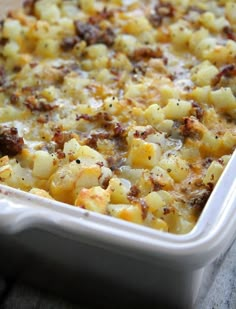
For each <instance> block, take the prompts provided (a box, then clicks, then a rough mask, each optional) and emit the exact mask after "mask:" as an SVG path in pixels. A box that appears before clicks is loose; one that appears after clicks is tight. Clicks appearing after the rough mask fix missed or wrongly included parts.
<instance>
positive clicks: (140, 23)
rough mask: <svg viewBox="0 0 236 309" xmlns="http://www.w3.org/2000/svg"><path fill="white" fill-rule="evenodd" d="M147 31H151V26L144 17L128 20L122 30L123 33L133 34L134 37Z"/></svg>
mask: <svg viewBox="0 0 236 309" xmlns="http://www.w3.org/2000/svg"><path fill="white" fill-rule="evenodd" d="M149 30H151V25H150V23H149V21H148V19H147V18H145V17H134V18H132V19H129V20H128V21H127V23H126V24H125V26H124V28H123V31H124V33H128V34H133V35H135V36H138V35H139V34H141V33H142V32H145V31H149Z"/></svg>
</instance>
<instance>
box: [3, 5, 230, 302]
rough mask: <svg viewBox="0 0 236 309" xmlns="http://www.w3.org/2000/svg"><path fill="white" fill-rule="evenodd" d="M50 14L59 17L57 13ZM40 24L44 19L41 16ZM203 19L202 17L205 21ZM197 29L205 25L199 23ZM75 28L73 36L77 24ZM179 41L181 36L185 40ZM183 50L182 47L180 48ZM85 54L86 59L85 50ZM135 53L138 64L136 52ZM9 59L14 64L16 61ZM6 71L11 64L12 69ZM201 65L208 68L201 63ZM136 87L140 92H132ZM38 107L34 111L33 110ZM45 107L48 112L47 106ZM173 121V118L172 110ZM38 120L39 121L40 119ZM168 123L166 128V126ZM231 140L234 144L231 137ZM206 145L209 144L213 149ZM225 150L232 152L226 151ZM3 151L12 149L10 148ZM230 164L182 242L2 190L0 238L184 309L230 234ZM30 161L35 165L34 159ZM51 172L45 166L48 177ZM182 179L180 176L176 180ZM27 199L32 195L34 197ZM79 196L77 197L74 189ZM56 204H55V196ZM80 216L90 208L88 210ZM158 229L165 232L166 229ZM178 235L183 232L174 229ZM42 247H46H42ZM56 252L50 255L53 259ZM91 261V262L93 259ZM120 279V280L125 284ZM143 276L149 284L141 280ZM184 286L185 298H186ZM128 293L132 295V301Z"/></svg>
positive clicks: (220, 102) (215, 97) (217, 100)
mask: <svg viewBox="0 0 236 309" xmlns="http://www.w3.org/2000/svg"><path fill="white" fill-rule="evenodd" d="M82 3H83V4H81V5H82V6H84V8H85V10H87V9H88V7H87V6H86V4H85V2H83V1H82ZM89 3H92V1H91V2H90V1H89ZM39 6H40V5H39ZM131 7H132V4H131ZM54 9H55V7H54ZM163 9H164V12H165V11H166V9H167V10H172V6H169V5H167V6H163V7H162V9H161V11H163ZM55 10H56V9H55ZM158 10H159V9H158ZM39 12H41V13H39V14H44V13H42V12H43V10H42V8H41V9H39ZM56 12H58V11H57V10H56ZM168 12H169V11H168ZM168 12H167V13H168ZM47 13H48V12H47ZM119 14H120V13H119ZM168 14H170V15H171V14H172V13H171V12H169V13H168ZM168 14H167V15H168ZM49 15H50V14H49ZM13 16H14V14H13ZM44 17H45V16H44ZM165 17H169V16H165ZM45 18H46V19H47V18H48V16H47V14H46V17H45ZM204 18H206V16H205V17H204ZM202 23H203V24H204V23H205V21H204V19H203V21H202ZM11 26H12V25H11V23H8V25H7V26H6V28H7V29H8V30H5V31H6V32H7V33H9V35H10V36H14V34H13V33H12V32H11V31H9V29H11ZM78 27H79V31H80V28H81V25H79V26H78ZM125 29H126V31H131V32H136V29H135V27H134V25H132V23H131V25H130V24H129V25H128V26H127V27H125ZM130 29H131V30H130ZM175 30H176V31H177V30H180V31H182V30H181V26H180V25H178V27H177V28H176V29H173V33H174V31H175ZM185 34H186V33H185ZM186 35H187V36H188V35H189V33H187V34H186ZM98 38H99V40H100V39H101V38H102V40H104V36H103V35H102V37H100V34H99V36H98ZM109 38H110V37H109ZM84 39H85V38H84ZM172 39H173V41H174V42H175V43H176V44H177V45H178V44H179V41H175V37H174V36H173V38H172ZM106 40H107V37H106ZM49 43H50V44H51V45H50V44H49ZM64 43H65V42H64ZM182 43H183V44H185V43H184V42H182ZM182 43H181V44H182ZM10 44H11V43H7V44H6V45H5V46H4V52H5V54H4V55H5V57H7V56H8V52H9V50H10V52H12V47H14V46H16V45H14V44H13V45H10ZM47 44H49V45H47V47H48V46H50V48H51V47H52V50H54V49H53V46H54V45H53V42H52V41H50V42H49V41H47ZM73 44H74V43H73ZM109 44H110V43H109ZM118 46H119V44H118ZM178 47H179V46H178ZM37 48H38V49H39V50H40V51H43V53H44V55H46V57H48V56H51V54H52V50H51V49H50V48H49V49H47V48H46V45H41V44H39V45H38V46H37ZM37 48H36V50H37ZM63 48H64V49H67V44H66V46H65V45H63ZM87 52H88V53H89V51H88V50H87ZM146 52H147V51H145V53H146ZM152 52H153V51H151V54H152ZM13 53H14V49H13ZM141 54H142V57H143V50H142V53H141ZM148 54H150V50H148ZM155 55H156V54H155ZM135 57H138V59H139V57H140V54H139V53H136V54H135ZM145 57H146V56H145ZM158 57H159V56H158ZM16 59H17V60H19V59H18V58H16ZM22 59H23V60H22ZM22 59H20V61H27V59H26V60H24V57H23V58H22ZM100 60H101V59H100ZM218 61H220V60H218ZM20 63H21V62H20ZM9 65H11V63H10V64H9ZM84 65H85V66H86V68H87V66H89V63H88V62H85V63H84ZM97 65H100V64H97ZM34 66H35V64H32V69H33V68H34ZM36 66H37V65H36ZM207 66H209V65H208V64H207ZM16 68H17V66H16ZM197 69H198V70H196V71H193V73H192V74H193V76H192V79H193V80H195V79H196V80H197V83H199V84H200V85H201V84H202V83H203V84H204V83H205V81H202V79H201V76H202V73H201V74H200V73H199V71H200V72H202V70H203V72H205V71H204V70H205V68H202V67H201V68H199V67H198V68H197ZM16 70H17V69H16ZM211 70H213V73H214V74H216V71H215V70H216V67H214V68H212V67H211ZM211 70H210V71H211ZM231 71H232V70H230V72H231ZM211 72H212V71H211ZM217 72H218V71H217ZM26 73H27V72H26ZM227 74H228V73H227ZM217 76H218V74H217ZM219 78H221V77H219V76H218V79H219ZM71 82H72V81H71V80H70V83H71ZM217 83H218V81H217V82H216V85H217ZM139 87H141V86H140V85H139ZM141 88H142V87H141ZM138 89H139V88H137V87H136V88H135V89H132V88H131V89H128V90H127V92H128V93H129V96H130V95H131V93H132V95H133V92H134V93H135V91H138ZM27 91H28V89H26V92H27ZM217 91H218V90H216V91H213V92H212V93H211V94H209V95H210V97H211V102H212V104H213V105H214V106H215V107H216V109H220V110H221V111H223V112H228V113H229V114H230V116H231V117H234V116H233V115H234V114H233V113H234V101H233V99H232V98H233V96H232V91H231V90H229V87H228V88H226V92H227V93H226V99H227V102H228V101H229V102H230V104H227V105H226V106H225V105H224V99H222V95H221V93H219V92H217ZM44 95H45V93H44ZM51 95H52V96H53V94H52V93H51V92H50V91H47V93H46V97H51ZM201 95H204V94H201ZM15 98H16V96H14V98H13V97H12V99H14V100H13V101H14V102H15ZM16 99H17V98H16ZM46 103H47V102H46ZM152 103H153V102H152ZM24 104H26V106H27V108H29V110H30V111H34V110H37V109H38V108H39V107H40V108H41V107H43V109H45V108H46V105H45V101H44V102H43V103H42V102H41V101H40V102H36V101H34V100H33V101H32V97H28V98H27V100H26V103H24ZM37 104H39V106H38V105H37ZM40 104H41V105H40ZM178 104H181V106H182V108H183V109H182V110H184V112H183V114H182V113H181V116H178V117H184V116H188V115H189V114H188V113H189V110H190V108H192V106H194V107H196V106H195V105H191V106H190V105H189V103H188V102H187V101H183V100H178V99H172V100H169V101H168V103H167V106H166V107H164V108H163V109H165V112H166V114H167V115H169V117H174V118H173V119H174V120H175V117H176V116H175V115H174V116H173V110H176V107H177V106H179V105H178ZM109 105H110V104H109ZM153 105H154V107H157V106H156V105H155V104H153ZM153 105H151V109H150V110H148V111H147V112H146V113H145V115H146V118H147V119H151V121H152V117H151V114H152V108H153ZM228 107H229V110H228ZM48 108H49V109H50V108H51V106H49V107H48ZM47 110H48V109H47ZM194 110H195V109H194ZM136 112H137V115H136V116H137V118H138V117H139V116H140V114H139V112H138V111H137V110H136ZM150 113H151V114H150ZM186 113H187V114H186ZM174 114H178V112H176V111H175V113H174ZM100 116H102V114H100ZM100 116H99V117H100ZM198 116H199V115H198ZM103 117H104V115H103ZM150 117H151V118H150ZM77 118H78V119H76V120H77V121H79V120H80V119H81V118H82V120H86V121H87V118H86V117H85V116H84V115H80V116H78V117H77ZM85 118H86V119H85ZM40 121H44V120H42V119H41V118H40ZM189 121H190V122H191V121H192V120H191V119H189V118H188V120H187V121H186V126H187V127H189ZM171 123H172V124H173V122H171ZM191 123H192V122H191ZM165 124H166V123H165ZM158 128H159V127H158ZM4 130H5V129H3V132H1V135H2V136H8V129H6V130H5V131H4ZM13 131H14V130H13ZM6 132H7V133H6ZM184 132H185V131H184ZM142 133H144V135H146V131H144V132H143V131H142V129H141V131H140V132H139V131H138V129H137V128H136V129H135V131H134V132H133V133H132V134H133V137H135V138H136V137H137V140H136V141H135V142H133V141H132V138H133V137H132V135H131V143H132V145H133V146H132V147H133V148H135V147H139V148H138V149H139V151H141V152H142V154H143V157H144V158H143V161H145V162H146V163H145V167H147V168H150V167H151V168H152V167H153V164H155V163H156V161H157V159H159V158H155V160H154V163H153V162H152V158H151V157H150V160H149V155H148V156H147V154H146V152H145V151H144V150H142V149H144V148H145V147H146V145H147V144H148V146H149V145H151V146H152V147H153V148H152V149H154V148H155V149H156V148H157V146H156V147H154V146H153V143H152V142H150V143H149V142H148V143H147V144H145V143H146V142H143V141H142V139H140V135H142ZM185 133H186V132H185ZM11 135H16V134H15V131H14V132H12V131H11ZM147 135H148V134H147ZM230 136H231V135H230ZM205 138H206V136H205ZM208 138H209V136H208ZM217 138H218V135H217ZM232 140H233V141H234V136H233V135H232ZM207 141H208V139H207ZM209 141H211V139H209ZM227 141H228V140H227ZM4 142H5V140H4ZM137 142H138V143H137ZM228 144H230V143H228V142H227V143H226V142H225V141H224V143H223V145H226V146H224V147H226V148H227V147H228ZM137 145H139V146H137ZM140 145H141V147H140ZM143 145H144V146H145V147H144V146H143ZM213 145H215V144H214V143H213ZM230 145H231V144H230ZM82 147H83V146H82ZM143 147H144V148H143ZM217 147H218V146H217ZM230 147H231V148H233V146H230ZM218 148H219V147H218ZM218 148H217V149H218ZM80 149H81V148H80ZM83 149H84V148H83ZM63 150H64V149H63ZM10 151H13V150H12V149H10ZM204 151H205V150H204ZM207 151H208V152H209V151H210V149H209V147H208V148H207ZM207 151H206V152H207ZM227 151H228V149H227ZM64 152H65V150H64ZM37 155H38V156H39V157H40V160H41V157H42V152H40V153H37ZM135 155H136V154H135V153H133V152H132V149H131V152H130V153H129V160H130V161H131V163H132V164H133V165H134V167H135V166H137V167H140V164H142V162H141V163H140V160H138V159H137V158H136V157H135ZM145 156H146V157H145ZM234 157H235V156H233V157H232V158H231V160H230V162H229V163H228V164H227V167H226V170H225V172H224V174H223V176H222V177H221V180H220V181H219V182H218V184H217V185H216V187H215V189H214V191H213V193H212V194H211V197H210V199H209V201H208V204H207V206H206V207H205V209H204V210H203V212H202V214H201V217H200V219H199V222H198V223H197V225H196V227H194V228H193V230H192V231H191V232H190V233H188V234H186V235H185V236H175V235H167V234H164V233H160V232H158V231H152V230H150V229H148V228H147V227H141V226H135V225H133V224H131V223H130V224H128V223H126V222H118V221H116V220H114V219H113V218H107V217H102V216H100V215H99V214H95V213H90V212H88V211H86V210H83V209H75V208H72V207H69V206H67V205H65V204H61V203H59V202H56V201H46V200H41V199H40V198H38V197H32V195H29V194H25V193H23V192H18V191H16V190H14V189H10V188H6V187H4V186H1V196H2V200H1V213H2V215H1V221H0V222H1V233H2V235H4V236H3V237H4V238H5V239H9V237H10V236H9V235H11V241H12V242H13V241H15V244H16V245H22V247H24V248H25V247H27V248H28V249H27V250H28V251H30V252H31V253H32V252H33V253H35V254H37V255H38V256H39V257H42V259H43V258H46V257H47V258H48V260H51V261H54V262H55V263H58V264H59V265H63V266H64V267H65V266H68V268H71V269H74V272H77V270H78V269H79V268H81V267H82V266H83V267H84V268H85V269H88V273H91V274H96V276H97V277H98V278H100V279H101V278H103V279H105V280H107V281H112V279H113V280H115V282H116V284H117V285H118V286H119V285H121V286H122V285H124V286H125V287H129V289H130V290H131V292H132V293H134V292H135V294H139V295H143V297H144V295H146V298H148V299H149V300H150V301H152V302H153V301H154V302H156V303H164V304H165V303H166V302H168V303H169V304H172V305H175V306H176V305H177V306H179V307H180V308H187V307H188V306H191V304H192V303H193V301H194V299H195V297H196V294H197V290H198V288H199V284H200V279H201V275H202V272H203V268H204V267H205V266H206V264H207V263H209V262H210V261H212V260H213V259H214V258H216V256H217V254H218V253H219V252H222V251H223V250H225V249H226V248H227V246H228V245H229V244H230V243H231V241H232V240H233V237H234V234H235V231H234V229H233V226H234V220H233V219H231V216H232V214H233V212H234V189H235V181H234V176H233V175H232V173H230V171H232V170H233V169H234V168H235V159H234ZM44 159H45V160H48V159H49V157H44ZM73 159H74V158H73ZM35 160H36V161H37V156H36V159H35ZM40 160H39V161H40ZM48 161H49V160H48ZM149 161H150V162H149ZM226 161H227V160H226ZM37 162H38V161H37ZM52 162H54V161H52ZM164 162H165V161H164ZM179 162H183V161H179ZM223 162H224V161H223ZM26 163H27V162H26ZM76 163H77V162H76ZM79 163H80V162H79ZM102 163H103V161H102ZM45 164H46V163H45ZM103 164H104V163H103ZM100 165H101V162H100ZM218 165H220V164H218ZM165 166H166V165H165V164H164V163H163V165H162V167H163V168H164V167H165ZM180 166H181V168H180V169H179V170H178V171H177V172H175V173H173V171H172V170H171V169H170V171H168V170H169V166H168V165H167V167H166V170H167V172H168V173H170V174H171V177H173V178H176V179H177V180H179V177H180V178H184V177H185V172H186V170H185V166H184V164H182V163H181V164H180ZM50 169H51V167H50V168H49V169H48V170H50ZM48 170H46V174H47V173H48ZM4 173H5V174H4V177H5V175H6V174H7V173H6V170H4ZM33 173H34V174H35V175H37V176H39V177H41V178H42V179H43V180H44V176H45V169H44V170H43V171H42V169H40V166H39V165H38V164H35V165H34V168H33ZM183 173H184V176H183V177H182V174H183ZM9 175H10V173H8V175H7V176H9ZM211 175H212V174H210V176H209V177H208V178H209V179H211V178H212V176H211ZM217 175H218V174H217ZM215 176H216V173H215V172H214V173H213V180H214V177H215ZM206 177H207V176H206ZM4 179H5V178H4ZM211 180H212V179H211ZM207 181H208V180H207ZM42 183H44V181H42ZM64 184H65V183H64ZM222 184H224V186H227V188H228V190H227V191H224V190H223V188H222V187H223V186H222ZM62 189H63V186H62ZM31 192H32V193H33V192H35V191H31ZM40 192H41V191H40ZM55 192H56V193H55ZM80 192H83V191H82V190H81V191H80ZM86 192H87V191H86ZM50 193H52V194H53V197H55V196H57V191H55V190H53V189H51V191H50ZM77 193H78V192H77ZM77 193H76V194H77ZM64 198H66V200H64ZM67 198H69V196H66V192H64V194H63V200H62V201H63V202H64V201H65V202H67V201H68V200H67ZM79 198H80V199H76V204H77V201H78V200H79V202H78V206H79V205H80V203H81V198H82V197H81V195H80V193H79ZM58 199H59V200H61V195H60V194H59V198H58ZM122 207H123V206H122ZM85 208H86V207H85ZM87 209H90V208H89V207H87ZM216 209H217V210H216ZM158 219H159V218H158ZM161 220H162V217H161V218H160V221H158V223H160V222H161V223H162V221H161ZM131 221H132V220H131ZM162 224H163V223H162ZM162 226H163V225H162ZM163 229H164V230H165V228H163ZM180 230H181V231H182V229H181V228H180ZM177 231H178V230H177ZM187 231H188V230H185V232H187ZM175 232H176V230H175ZM59 239H60V241H59ZM65 239H66V240H65ZM36 240H37V241H36ZM9 241H10V240H9ZM4 243H7V240H5V242H4ZM45 244H47V245H46V246H45ZM72 247H73V254H69V253H71V249H72ZM62 248H64V250H62ZM65 248H67V249H65ZM56 252H57V254H55V253H56ZM94 256H96V259H95V260H94ZM83 267H82V268H83ZM124 274H126V278H125V280H124ZM145 275H146V276H147V278H148V280H146V281H143V277H144V276H145ZM190 286H191V290H192V291H189V287H190ZM131 292H130V293H131ZM132 293H131V296H132V295H134V294H132ZM167 295H168V300H166V299H167ZM131 298H132V297H131ZM135 300H136V298H135Z"/></svg>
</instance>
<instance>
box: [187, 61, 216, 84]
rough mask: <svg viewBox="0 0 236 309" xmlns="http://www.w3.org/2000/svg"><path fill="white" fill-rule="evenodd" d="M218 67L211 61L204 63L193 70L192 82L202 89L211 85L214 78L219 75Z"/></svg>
mask: <svg viewBox="0 0 236 309" xmlns="http://www.w3.org/2000/svg"><path fill="white" fill-rule="evenodd" d="M218 72H219V71H218V69H217V67H216V66H214V65H213V64H211V63H210V62H209V61H207V60H206V61H203V62H201V63H200V64H199V65H197V66H195V67H194V68H193V69H192V70H191V75H192V81H193V82H194V83H195V84H196V85H197V86H200V87H203V86H207V85H211V82H212V80H213V78H214V77H215V76H216V75H217V74H218Z"/></svg>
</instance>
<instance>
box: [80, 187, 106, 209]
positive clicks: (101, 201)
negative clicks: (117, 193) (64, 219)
mask: <svg viewBox="0 0 236 309" xmlns="http://www.w3.org/2000/svg"><path fill="white" fill-rule="evenodd" d="M109 201H110V194H109V192H108V191H106V190H104V189H102V188H101V187H93V188H90V189H85V188H83V189H82V190H81V191H80V192H79V194H78V196H77V198H76V200H75V206H79V207H81V208H84V209H87V210H92V211H95V212H98V213H102V214H105V213H106V208H107V206H108V203H109Z"/></svg>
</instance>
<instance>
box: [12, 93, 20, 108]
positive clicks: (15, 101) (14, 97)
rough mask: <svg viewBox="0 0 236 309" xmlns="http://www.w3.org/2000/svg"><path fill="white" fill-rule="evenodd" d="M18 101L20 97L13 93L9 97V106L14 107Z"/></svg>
mask: <svg viewBox="0 0 236 309" xmlns="http://www.w3.org/2000/svg"><path fill="white" fill-rule="evenodd" d="M19 100H20V96H19V95H18V94H15V93H13V94H12V95H11V96H10V102H11V104H13V105H16V104H17V103H18V102H19Z"/></svg>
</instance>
